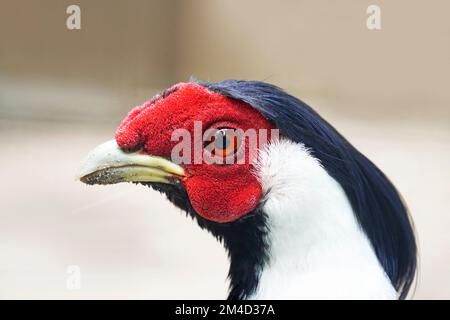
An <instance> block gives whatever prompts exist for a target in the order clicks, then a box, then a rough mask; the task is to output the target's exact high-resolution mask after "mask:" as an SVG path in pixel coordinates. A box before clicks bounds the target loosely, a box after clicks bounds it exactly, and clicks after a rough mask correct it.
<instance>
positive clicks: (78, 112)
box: [0, 0, 450, 299]
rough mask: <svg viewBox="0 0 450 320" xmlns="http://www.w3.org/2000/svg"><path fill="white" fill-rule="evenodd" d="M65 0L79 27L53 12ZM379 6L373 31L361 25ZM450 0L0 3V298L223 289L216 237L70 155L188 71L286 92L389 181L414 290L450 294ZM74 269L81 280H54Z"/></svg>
mask: <svg viewBox="0 0 450 320" xmlns="http://www.w3.org/2000/svg"><path fill="white" fill-rule="evenodd" d="M70 4H78V5H79V6H80V7H81V30H68V29H67V28H66V19H67V17H68V15H67V14H66V8H67V6H68V5H70ZM370 4H377V5H379V6H380V7H381V19H382V29H381V30H378V31H370V30H368V29H367V28H366V18H367V14H366V8H367V7H368V5H370ZM449 12H450V2H448V1H445V0H441V1H438V0H436V1H432V2H427V1H424V0H423V1H411V0H397V1H365V0H352V1H350V0H344V1H339V2H338V1H325V0H320V1H318V0H309V1H300V0H297V1H282V2H280V1H266V0H265V1H262V0H252V1H237V0H214V1H208V0H202V1H200V0H192V1H187V0H186V1H167V0H165V1H137V0H134V1H106V0H102V1H100V0H97V1H87V0H78V1H65V0H64V1H63V0H46V1H39V2H38V1H31V0H29V1H13V0H0V143H1V155H2V156H1V157H0V176H1V180H2V181H1V183H0V195H1V201H0V283H1V285H0V298H63V299H70V298H193V299H196V298H219V299H220V298H224V297H225V296H226V290H227V286H226V273H227V268H228V264H227V260H226V255H225V252H224V251H223V249H222V248H221V245H220V244H218V243H216V241H215V240H214V239H213V238H212V237H211V236H210V235H208V234H207V233H205V232H203V231H200V229H199V228H198V227H197V226H196V225H195V224H194V223H193V222H192V221H190V219H186V217H185V216H184V214H181V213H180V212H179V211H178V210H176V209H174V208H173V207H172V206H171V204H170V203H168V202H167V201H165V200H164V198H163V197H162V196H161V195H159V194H157V193H155V192H153V191H150V190H149V189H146V188H144V187H142V186H134V185H115V186H108V187H88V186H85V185H83V184H81V183H78V182H76V181H75V179H74V175H75V171H76V169H77V166H78V163H79V162H80V160H81V159H82V158H83V157H84V155H85V154H86V152H87V151H88V150H90V149H91V148H92V147H94V146H96V145H97V144H98V143H100V142H103V141H104V140H107V139H110V138H111V137H112V136H113V134H114V131H115V128H116V126H117V125H118V123H119V122H120V120H121V118H122V117H123V116H124V115H125V114H126V112H127V111H128V110H129V109H130V108H131V107H133V106H135V105H138V104H140V103H142V102H143V101H145V100H147V99H149V98H150V97H152V96H153V95H154V94H155V93H157V92H158V91H159V90H161V89H164V88H165V87H168V86H170V85H171V84H173V83H176V82H180V81H186V80H188V79H189V77H190V76H191V75H193V76H195V77H196V78H198V79H201V80H211V81H218V80H222V79H226V78H238V79H256V80H265V81H268V82H271V83H274V84H276V85H279V86H281V87H283V88H285V89H286V90H288V91H289V92H291V93H293V94H295V95H297V96H298V97H300V98H302V99H303V100H305V101H306V102H308V103H309V104H310V105H312V106H313V107H314V108H315V109H316V110H318V111H319V112H320V113H321V114H322V115H324V116H325V118H326V119H328V120H329V121H330V122H331V123H332V124H333V125H334V126H335V127H336V128H338V130H340V131H341V132H342V133H343V134H344V135H345V136H346V137H347V138H348V139H349V140H350V141H352V142H353V143H354V144H355V145H356V146H357V147H358V148H359V149H360V150H361V151H362V152H363V153H365V154H366V155H367V156H369V158H371V159H372V160H373V161H374V162H375V163H376V164H377V165H378V166H379V167H381V169H382V170H383V171H385V172H386V173H387V175H388V176H389V177H390V178H391V179H392V180H393V182H394V183H395V184H396V185H397V187H398V189H399V190H400V191H401V193H402V194H403V196H404V198H405V199H406V202H407V203H408V205H409V207H410V210H411V214H412V216H413V218H414V220H415V223H416V228H417V233H418V237H419V242H420V243H419V244H420V252H421V254H420V255H421V257H420V272H419V278H418V284H417V290H416V293H415V296H414V297H415V298H418V299H432V298H437V299H449V298H450V272H449V271H450V270H449V267H448V266H449V263H450V232H449V230H450V214H449V207H450V188H449V187H450V170H449V169H448V165H449V163H450V161H449V160H450V148H449V146H450V90H449V83H450V81H449V80H450V59H449V58H450V21H449V20H448V14H449ZM70 265H76V266H79V268H80V270H81V288H79V289H77V290H70V289H69V288H67V286H66V282H67V279H68V276H69V275H68V273H67V268H68V266H70Z"/></svg>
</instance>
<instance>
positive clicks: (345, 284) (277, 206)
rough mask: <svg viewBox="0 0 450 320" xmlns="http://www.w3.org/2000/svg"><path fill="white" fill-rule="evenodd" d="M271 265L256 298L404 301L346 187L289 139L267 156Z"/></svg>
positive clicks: (262, 164)
mask: <svg viewBox="0 0 450 320" xmlns="http://www.w3.org/2000/svg"><path fill="white" fill-rule="evenodd" d="M256 168H257V174H258V176H259V178H260V181H261V184H262V186H263V191H264V194H265V197H266V199H265V204H264V207H263V210H264V212H265V213H266V214H267V225H268V228H269V234H268V239H267V240H268V244H269V248H268V254H269V262H268V264H267V265H266V266H265V267H264V268H263V270H262V271H261V274H260V279H259V283H258V286H257V288H256V291H255V293H254V294H253V295H252V296H251V297H250V298H251V299H252V298H253V299H396V298H397V293H396V291H395V289H394V288H393V286H392V284H391V282H390V281H389V279H388V277H387V276H386V274H385V272H384V270H383V268H382V266H381V265H380V263H379V262H378V259H377V257H376V256H375V253H374V251H373V249H372V246H371V244H370V242H369V240H368V239H367V237H366V235H365V234H364V232H363V231H362V230H361V228H360V227H359V225H358V223H357V221H356V218H355V216H354V214H353V211H352V208H351V206H350V203H349V201H348V199H347V197H346V195H345V193H344V191H343V189H342V188H341V186H340V185H339V184H338V183H337V182H336V181H335V180H334V179H333V178H332V177H330V176H329V175H328V174H327V172H326V171H325V169H324V168H323V167H322V166H321V165H320V163H319V162H318V160H317V159H315V158H314V157H313V156H312V155H311V154H310V153H309V152H308V150H307V149H306V148H305V147H304V146H303V145H301V144H297V143H293V142H291V141H289V140H286V139H281V140H280V141H278V142H275V143H272V144H270V145H268V146H267V148H266V149H265V150H263V151H261V154H260V159H259V162H258V163H257V165H256Z"/></svg>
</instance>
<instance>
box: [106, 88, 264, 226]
mask: <svg viewBox="0 0 450 320" xmlns="http://www.w3.org/2000/svg"><path fill="white" fill-rule="evenodd" d="M194 121H199V122H200V123H201V126H202V129H203V131H205V130H207V129H209V128H217V129H220V128H223V127H227V128H233V129H242V130H243V131H246V130H248V129H255V130H256V131H258V130H259V129H266V130H270V129H272V128H273V125H272V123H271V122H270V121H268V120H266V119H265V118H264V117H263V116H262V115H261V114H260V113H259V112H258V111H256V110H255V109H253V108H252V107H251V106H249V105H248V104H246V103H244V102H241V101H237V100H234V99H230V98H227V97H224V96H222V95H220V94H218V93H214V92H211V91H209V90H208V89H206V88H204V87H202V86H201V85H198V84H193V83H181V84H178V85H175V86H174V87H172V88H171V89H169V90H168V91H167V92H166V93H165V94H163V95H161V96H158V97H156V98H154V99H152V100H150V101H149V102H147V103H145V104H143V105H142V106H139V107H136V108H135V109H133V110H132V111H131V112H130V113H129V114H128V116H127V117H126V118H125V119H124V120H123V121H122V123H121V124H120V126H119V128H118V129H117V132H116V135H115V138H116V141H117V143H118V145H119V146H120V147H121V148H122V149H127V150H141V152H143V153H147V154H150V155H156V156H161V157H165V158H168V159H170V157H171V152H172V149H173V147H174V146H175V145H176V144H177V143H178V141H171V137H172V133H173V132H174V130H176V129H186V130H187V131H189V133H190V134H191V136H192V137H194V138H195V134H194ZM197 138H198V137H197ZM195 143H200V145H201V146H202V147H203V141H199V142H198V141H197V142H194V141H193V142H192V152H191V154H192V155H194V151H195V150H194V146H195ZM243 143H244V145H243V148H246V152H247V154H248V152H249V151H248V148H249V146H248V144H247V143H246V142H245V141H244V142H243ZM197 146H198V144H197ZM260 147H261V146H260ZM225 152H228V151H225ZM182 167H183V168H184V170H185V173H186V178H185V179H184V181H183V185H184V187H185V188H186V191H187V193H188V196H189V200H190V202H191V204H192V206H193V208H194V209H195V210H196V212H197V213H198V214H199V215H201V216H202V217H203V218H205V219H208V220H212V221H215V222H221V223H223V222H230V221H234V220H236V219H238V218H240V217H242V216H244V215H245V214H247V213H249V212H250V211H252V210H253V209H255V208H256V206H257V205H258V203H259V201H260V199H261V196H262V191H261V185H260V183H259V182H258V180H257V178H256V177H255V176H254V174H253V172H252V170H253V165H252V163H250V162H249V161H245V163H243V164H241V163H234V164H224V165H220V164H207V163H204V162H203V161H202V162H201V163H198V164H195V163H192V164H182Z"/></svg>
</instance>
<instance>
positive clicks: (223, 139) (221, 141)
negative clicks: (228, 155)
mask: <svg viewBox="0 0 450 320" xmlns="http://www.w3.org/2000/svg"><path fill="white" fill-rule="evenodd" d="M214 144H215V146H216V148H217V149H220V150H224V149H226V148H227V147H228V146H229V144H230V139H229V138H228V137H227V133H226V130H223V129H222V130H219V131H218V132H217V133H216V136H215V139H214Z"/></svg>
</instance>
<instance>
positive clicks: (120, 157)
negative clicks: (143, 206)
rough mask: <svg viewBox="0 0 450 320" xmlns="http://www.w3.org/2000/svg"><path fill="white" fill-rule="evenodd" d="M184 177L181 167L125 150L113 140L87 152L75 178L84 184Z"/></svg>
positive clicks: (171, 181) (167, 181)
mask: <svg viewBox="0 0 450 320" xmlns="http://www.w3.org/2000/svg"><path fill="white" fill-rule="evenodd" d="M183 177H184V170H183V168H182V167H181V166H179V165H177V164H175V163H173V162H171V161H169V160H167V159H164V158H161V157H156V156H150V155H146V154H141V153H135V152H125V151H123V150H122V149H120V148H119V146H118V145H117V142H116V140H110V141H107V142H105V143H103V144H101V145H99V146H98V147H97V148H95V149H94V150H92V151H91V152H89V154H88V155H87V157H86V159H85V160H84V161H83V163H82V165H81V167H80V169H79V171H78V174H77V178H78V179H79V180H80V181H82V182H84V183H86V184H115V183H120V182H162V183H174V182H176V181H180V180H181V179H182V178H183Z"/></svg>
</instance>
